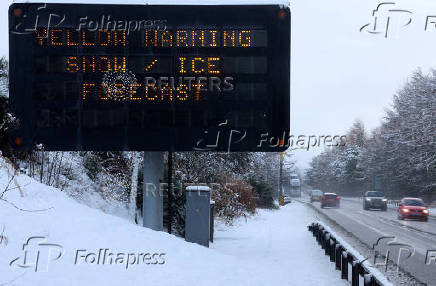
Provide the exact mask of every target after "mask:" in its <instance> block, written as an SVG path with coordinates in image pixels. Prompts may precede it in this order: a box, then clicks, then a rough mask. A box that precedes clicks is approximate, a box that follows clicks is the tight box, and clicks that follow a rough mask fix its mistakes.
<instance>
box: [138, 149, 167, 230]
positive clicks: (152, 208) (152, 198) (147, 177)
mask: <svg viewBox="0 0 436 286" xmlns="http://www.w3.org/2000/svg"><path fill="white" fill-rule="evenodd" d="M163 174H164V152H144V184H143V211H142V213H143V216H144V217H143V219H144V227H147V228H150V229H152V230H157V231H162V230H163V194H162V190H161V181H162V179H163Z"/></svg>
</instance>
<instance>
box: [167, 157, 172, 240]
mask: <svg viewBox="0 0 436 286" xmlns="http://www.w3.org/2000/svg"><path fill="white" fill-rule="evenodd" d="M172 185H173V152H171V151H170V152H168V233H170V234H171V233H172V222H173V188H172Z"/></svg>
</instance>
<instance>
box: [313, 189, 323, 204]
mask: <svg viewBox="0 0 436 286" xmlns="http://www.w3.org/2000/svg"><path fill="white" fill-rule="evenodd" d="M322 195H323V192H321V191H320V190H312V191H311V192H310V202H311V203H313V202H315V201H318V202H320V201H321V200H322Z"/></svg>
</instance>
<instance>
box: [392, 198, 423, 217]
mask: <svg viewBox="0 0 436 286" xmlns="http://www.w3.org/2000/svg"><path fill="white" fill-rule="evenodd" d="M406 218H407V219H421V220H423V221H428V207H427V205H426V204H425V203H424V201H423V200H422V199H420V198H403V199H402V200H401V202H400V203H399V205H398V219H400V220H404V219H406Z"/></svg>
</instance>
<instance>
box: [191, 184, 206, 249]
mask: <svg viewBox="0 0 436 286" xmlns="http://www.w3.org/2000/svg"><path fill="white" fill-rule="evenodd" d="M209 239H210V188H209V187H206V186H190V187H187V188H186V217H185V240H186V241H188V242H194V243H198V244H200V245H203V246H206V247H209Z"/></svg>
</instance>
